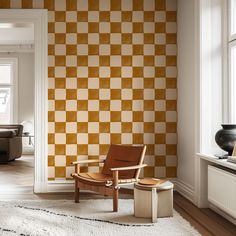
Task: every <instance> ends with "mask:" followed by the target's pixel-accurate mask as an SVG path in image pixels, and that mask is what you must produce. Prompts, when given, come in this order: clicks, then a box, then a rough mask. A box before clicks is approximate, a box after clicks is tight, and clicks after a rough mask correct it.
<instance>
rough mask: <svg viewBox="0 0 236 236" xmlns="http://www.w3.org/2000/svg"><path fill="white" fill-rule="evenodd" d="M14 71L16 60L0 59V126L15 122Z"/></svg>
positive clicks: (15, 81)
mask: <svg viewBox="0 0 236 236" xmlns="http://www.w3.org/2000/svg"><path fill="white" fill-rule="evenodd" d="M16 70H17V59H16V58H7V59H5V58H0V124H10V123H14V122H17V113H18V112H17V78H16V77H17V73H16V72H17V71H16Z"/></svg>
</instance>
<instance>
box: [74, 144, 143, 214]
mask: <svg viewBox="0 0 236 236" xmlns="http://www.w3.org/2000/svg"><path fill="white" fill-rule="evenodd" d="M145 152H146V146H144V148H143V151H142V155H141V158H140V161H139V164H138V165H135V166H128V167H118V168H110V170H111V171H112V184H111V185H105V184H104V185H96V180H93V181H91V182H88V183H84V182H82V181H80V179H79V178H77V177H78V174H79V173H80V164H89V163H103V162H105V160H83V161H75V162H72V164H73V165H75V173H74V174H72V177H73V178H74V179H75V202H76V203H78V202H79V192H80V189H84V190H90V191H93V192H97V193H100V194H101V195H105V196H112V197H113V211H114V212H117V211H118V198H119V189H120V187H121V186H122V185H127V184H133V183H135V182H136V181H137V180H138V177H139V174H140V171H141V169H142V168H144V167H146V166H147V165H146V164H142V163H143V160H144V156H145ZM124 170H137V171H136V173H135V178H134V179H135V181H133V182H130V183H119V171H124Z"/></svg>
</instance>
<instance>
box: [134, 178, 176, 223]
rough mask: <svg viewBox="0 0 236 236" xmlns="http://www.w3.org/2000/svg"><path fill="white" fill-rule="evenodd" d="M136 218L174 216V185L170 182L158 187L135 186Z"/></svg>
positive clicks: (153, 218) (153, 219)
mask: <svg viewBox="0 0 236 236" xmlns="http://www.w3.org/2000/svg"><path fill="white" fill-rule="evenodd" d="M134 215H135V217H142V218H151V219H152V222H156V221H157V218H158V217H170V216H173V184H172V183H171V182H169V181H166V182H164V183H163V184H160V185H158V186H144V185H140V184H135V186H134Z"/></svg>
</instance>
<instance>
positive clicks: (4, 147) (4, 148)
mask: <svg viewBox="0 0 236 236" xmlns="http://www.w3.org/2000/svg"><path fill="white" fill-rule="evenodd" d="M22 132H23V126H22V125H0V164H5V163H7V162H8V161H13V160H15V159H16V158H19V157H21V155H22Z"/></svg>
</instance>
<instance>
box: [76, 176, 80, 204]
mask: <svg viewBox="0 0 236 236" xmlns="http://www.w3.org/2000/svg"><path fill="white" fill-rule="evenodd" d="M75 203H79V188H78V181H77V180H75Z"/></svg>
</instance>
